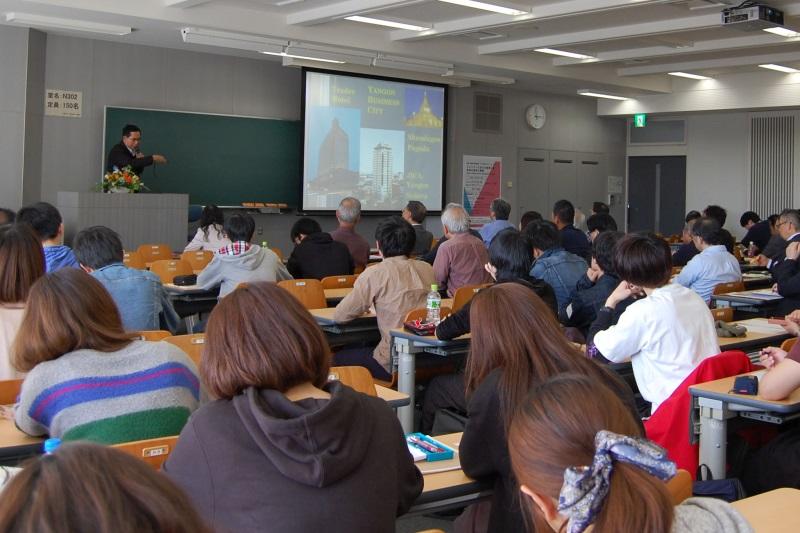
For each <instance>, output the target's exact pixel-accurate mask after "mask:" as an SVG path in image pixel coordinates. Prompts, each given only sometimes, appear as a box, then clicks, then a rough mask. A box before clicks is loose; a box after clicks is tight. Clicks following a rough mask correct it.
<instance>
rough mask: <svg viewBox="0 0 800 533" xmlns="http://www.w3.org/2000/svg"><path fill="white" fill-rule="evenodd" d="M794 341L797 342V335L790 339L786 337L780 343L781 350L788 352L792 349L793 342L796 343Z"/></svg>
mask: <svg viewBox="0 0 800 533" xmlns="http://www.w3.org/2000/svg"><path fill="white" fill-rule="evenodd" d="M796 342H797V337H792V338H791V339H786V340H785V341H783V343H782V344H781V350H783V351H784V352H788V351H789V350H791V349H792V347H793V346H794V343H796Z"/></svg>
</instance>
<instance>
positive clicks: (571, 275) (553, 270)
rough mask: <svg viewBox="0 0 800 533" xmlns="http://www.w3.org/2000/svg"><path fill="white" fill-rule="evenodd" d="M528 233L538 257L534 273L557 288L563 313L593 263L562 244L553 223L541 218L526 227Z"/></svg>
mask: <svg viewBox="0 0 800 533" xmlns="http://www.w3.org/2000/svg"><path fill="white" fill-rule="evenodd" d="M525 236H526V237H527V238H528V240H529V242H530V244H531V247H532V248H533V256H534V257H535V258H536V260H535V261H534V263H533V268H531V276H533V277H534V278H539V279H541V280H543V281H544V282H545V283H547V284H549V285H550V286H551V287H553V290H554V291H555V293H556V301H557V302H558V311H559V314H561V313H562V312H563V310H564V308H565V307H566V306H567V304H568V303H569V297H570V295H571V294H572V291H574V290H575V286H576V285H577V283H578V281H579V280H580V279H581V278H582V277H583V275H584V273H585V272H586V270H587V269H588V268H589V266H588V265H587V264H586V261H584V260H583V259H581V258H580V257H578V256H577V255H575V254H571V253H569V252H568V251H566V250H564V248H562V247H561V235H560V233H559V231H558V228H557V227H556V225H555V224H553V223H552V222H548V221H545V220H539V221H536V222H531V223H530V224H528V227H526V228H525Z"/></svg>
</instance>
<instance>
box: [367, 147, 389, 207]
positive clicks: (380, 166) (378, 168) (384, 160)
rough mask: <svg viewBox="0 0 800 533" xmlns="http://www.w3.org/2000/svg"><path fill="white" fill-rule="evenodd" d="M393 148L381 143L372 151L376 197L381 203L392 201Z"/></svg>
mask: <svg viewBox="0 0 800 533" xmlns="http://www.w3.org/2000/svg"><path fill="white" fill-rule="evenodd" d="M393 168H394V167H393V166H392V147H391V146H389V145H388V144H383V143H380V144H378V145H377V146H376V147H375V149H374V150H373V151H372V176H373V180H374V187H375V196H376V197H377V198H378V200H379V201H381V202H385V201H386V200H391V196H392V175H393V172H392V169H393Z"/></svg>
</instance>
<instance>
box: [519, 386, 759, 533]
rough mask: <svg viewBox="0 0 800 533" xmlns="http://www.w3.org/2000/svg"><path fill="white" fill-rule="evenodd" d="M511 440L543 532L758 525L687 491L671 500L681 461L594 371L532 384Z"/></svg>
mask: <svg viewBox="0 0 800 533" xmlns="http://www.w3.org/2000/svg"><path fill="white" fill-rule="evenodd" d="M508 447H509V450H510V455H511V464H512V467H513V472H514V476H515V478H516V484H517V485H519V490H520V491H521V493H522V496H521V498H522V500H523V503H522V505H523V507H525V509H526V510H527V514H528V517H529V518H530V519H531V522H532V523H533V524H535V531H537V532H539V533H545V531H569V532H570V533H581V532H583V531H597V532H601V531H602V532H623V531H626V532H627V531H630V532H633V531H641V532H644V531H649V532H654V533H655V532H659V533H668V532H670V531H671V532H673V533H716V532H718V531H725V532H730V533H752V531H753V529H752V528H751V527H750V525H749V524H748V523H747V521H746V520H745V519H744V517H742V516H741V515H740V514H739V513H738V511H736V510H735V509H734V508H733V507H732V506H731V505H730V504H729V503H727V502H724V501H722V500H717V499H714V498H689V499H687V500H685V501H684V502H683V503H681V504H680V505H678V506H677V507H673V505H672V502H671V500H670V496H669V493H668V492H667V488H666V484H665V480H667V479H670V478H672V477H673V476H674V475H675V473H676V472H677V468H676V466H675V463H673V462H672V461H670V460H669V459H668V458H667V455H666V451H665V450H663V449H662V448H660V447H658V446H657V445H656V444H654V443H652V442H650V441H648V440H647V439H645V438H644V435H643V431H642V430H641V427H640V426H639V424H638V422H637V420H636V419H635V418H634V417H632V416H631V414H630V413H629V412H628V410H627V409H626V408H625V405H623V403H622V402H620V401H619V399H618V398H617V396H616V395H615V394H614V393H613V392H611V391H610V390H608V388H607V387H605V386H603V385H601V384H600V383H598V382H597V381H594V380H592V379H590V378H589V377H588V376H581V375H576V374H563V375H560V376H556V377H553V378H551V379H550V380H548V381H545V382H544V383H540V384H537V385H534V387H533V388H532V389H531V391H530V393H529V394H528V396H527V399H525V400H524V401H523V402H522V407H521V408H520V409H519V410H518V411H517V413H516V415H515V416H514V420H513V421H512V422H511V429H510V430H509V433H508ZM531 531H534V529H533V528H532V529H531Z"/></svg>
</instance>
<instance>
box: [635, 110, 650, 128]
mask: <svg viewBox="0 0 800 533" xmlns="http://www.w3.org/2000/svg"><path fill="white" fill-rule="evenodd" d="M645 126H647V115H645V114H644V113H638V114H636V115H633V127H634V128H644V127H645Z"/></svg>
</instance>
